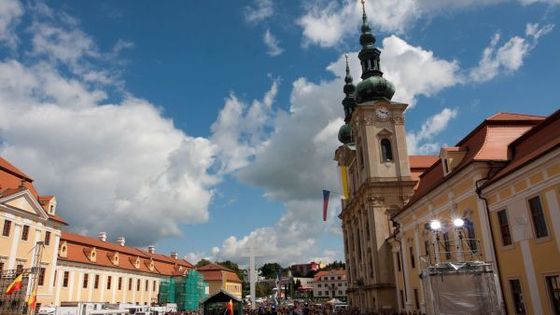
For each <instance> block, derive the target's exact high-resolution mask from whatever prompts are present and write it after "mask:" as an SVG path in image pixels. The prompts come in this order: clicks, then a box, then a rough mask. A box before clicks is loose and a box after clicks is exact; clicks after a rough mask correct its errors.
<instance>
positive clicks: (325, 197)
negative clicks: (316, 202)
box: [323, 190, 331, 221]
mask: <svg viewBox="0 0 560 315" xmlns="http://www.w3.org/2000/svg"><path fill="white" fill-rule="evenodd" d="M330 196H331V192H330V191H328V190H323V221H327V209H328V208H329V197H330Z"/></svg>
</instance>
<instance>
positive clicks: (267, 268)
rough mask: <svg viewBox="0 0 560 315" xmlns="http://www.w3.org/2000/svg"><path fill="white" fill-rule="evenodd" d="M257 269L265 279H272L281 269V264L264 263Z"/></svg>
mask: <svg viewBox="0 0 560 315" xmlns="http://www.w3.org/2000/svg"><path fill="white" fill-rule="evenodd" d="M259 271H260V273H261V275H262V276H263V277H264V278H265V279H274V278H276V276H277V274H278V273H279V272H280V271H282V266H280V264H278V263H266V264H264V265H263V266H262V267H260V268H259Z"/></svg>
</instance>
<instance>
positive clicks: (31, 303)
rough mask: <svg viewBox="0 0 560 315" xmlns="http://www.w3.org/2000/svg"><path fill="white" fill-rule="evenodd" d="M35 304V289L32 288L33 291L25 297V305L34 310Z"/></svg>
mask: <svg viewBox="0 0 560 315" xmlns="http://www.w3.org/2000/svg"><path fill="white" fill-rule="evenodd" d="M36 305H37V291H36V290H33V293H31V295H30V296H29V298H28V299H27V306H28V307H29V309H31V310H35V306H36Z"/></svg>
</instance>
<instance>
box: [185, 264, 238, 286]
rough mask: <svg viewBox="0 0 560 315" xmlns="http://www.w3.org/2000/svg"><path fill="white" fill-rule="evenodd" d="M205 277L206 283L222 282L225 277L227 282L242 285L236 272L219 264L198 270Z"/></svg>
mask: <svg viewBox="0 0 560 315" xmlns="http://www.w3.org/2000/svg"><path fill="white" fill-rule="evenodd" d="M196 271H198V272H200V273H201V274H202V275H203V276H204V281H222V280H223V277H225V280H226V281H229V282H237V283H241V282H242V281H241V279H239V276H237V274H236V273H235V271H233V270H231V269H229V268H227V267H224V266H222V265H219V264H215V263H210V264H208V265H205V266H202V267H198V268H196Z"/></svg>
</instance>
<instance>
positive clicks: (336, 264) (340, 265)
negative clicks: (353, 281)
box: [321, 260, 346, 270]
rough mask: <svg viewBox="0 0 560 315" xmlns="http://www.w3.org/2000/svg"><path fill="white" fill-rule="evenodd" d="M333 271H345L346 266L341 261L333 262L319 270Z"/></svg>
mask: <svg viewBox="0 0 560 315" xmlns="http://www.w3.org/2000/svg"><path fill="white" fill-rule="evenodd" d="M334 269H346V264H345V263H343V262H342V261H336V260H335V261H333V262H332V263H330V264H328V265H326V266H325V268H322V269H321V270H334Z"/></svg>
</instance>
